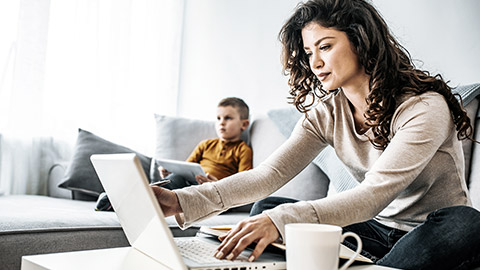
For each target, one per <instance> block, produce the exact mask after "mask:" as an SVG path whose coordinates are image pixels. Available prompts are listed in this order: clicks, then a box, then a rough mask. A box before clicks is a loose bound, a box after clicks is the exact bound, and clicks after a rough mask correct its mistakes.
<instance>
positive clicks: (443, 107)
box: [175, 91, 471, 239]
mask: <svg viewBox="0 0 480 270" xmlns="http://www.w3.org/2000/svg"><path fill="white" fill-rule="evenodd" d="M398 103H399V104H400V105H399V106H398V107H397V109H396V111H395V113H394V115H393V118H392V123H391V136H392V139H391V141H390V143H389V145H388V147H387V148H386V149H385V150H383V151H381V150H376V149H375V148H374V147H373V146H372V144H371V143H370V142H369V140H368V137H367V136H372V134H371V130H369V131H367V132H366V133H365V134H358V133H357V132H356V130H355V128H354V120H353V117H352V112H351V111H350V107H349V105H348V100H347V99H346V97H345V95H344V94H343V92H342V91H338V92H336V93H332V94H330V95H328V96H326V97H324V98H323V99H322V100H321V102H320V103H319V104H318V105H317V106H316V108H315V109H313V110H312V111H310V112H309V116H308V118H303V119H300V121H299V122H298V123H297V125H296V127H295V129H294V131H293V133H292V135H291V136H290V138H289V139H288V140H287V141H286V142H285V143H284V144H283V145H282V146H281V147H280V148H279V149H278V150H277V151H275V152H274V153H273V154H272V155H271V156H270V157H269V158H268V159H267V160H266V161H264V162H263V163H262V164H260V165H259V166H258V167H256V168H254V169H252V170H249V171H245V172H241V173H238V174H235V175H233V176H230V177H227V178H225V179H223V180H222V181H219V182H215V183H212V184H204V185H201V186H195V187H189V188H185V189H182V190H176V191H175V192H176V193H177V196H178V199H179V202H180V206H181V207H182V210H183V213H182V214H180V215H177V221H178V222H179V225H180V226H181V227H183V228H185V227H188V226H190V225H192V223H194V222H197V221H200V220H202V219H205V218H207V217H210V216H212V215H216V214H219V213H221V212H223V211H225V210H227V209H228V208H230V207H233V206H239V205H243V204H246V203H251V202H254V201H257V200H260V199H262V198H265V197H266V196H268V195H269V194H271V193H273V192H274V191H276V190H277V189H279V188H280V187H282V186H283V185H284V184H285V183H287V182H288V181H289V180H290V179H292V178H293V177H294V176H295V175H296V174H298V173H299V172H300V171H302V170H303V169H304V168H305V167H306V166H307V165H308V164H309V163H310V162H311V161H312V160H313V158H314V157H315V156H316V155H318V153H319V152H320V151H321V150H322V149H323V148H324V147H326V146H327V145H332V146H333V148H334V149H335V151H336V153H337V155H338V157H339V158H340V160H342V161H343V162H344V163H345V165H346V167H347V168H348V169H349V171H350V173H351V174H352V175H353V176H354V177H355V178H356V179H357V180H358V181H359V182H360V183H361V184H360V185H358V186H357V187H356V188H354V189H351V190H348V191H345V192H342V193H338V194H335V195H333V196H329V197H327V198H323V199H319V200H314V201H302V202H298V203H295V204H284V205H281V206H279V207H276V208H275V209H272V210H268V211H265V213H266V214H267V215H268V216H269V217H270V218H271V219H272V221H273V222H274V224H275V226H276V227H277V229H278V230H279V232H280V234H281V236H282V238H283V239H284V226H285V224H288V223H296V222H313V223H326V224H335V225H339V226H346V225H349V224H353V223H358V222H362V221H366V220H369V219H372V218H375V219H376V220H378V221H379V222H381V223H383V224H385V225H387V226H390V227H394V228H398V229H402V230H410V229H412V228H413V227H414V226H416V225H418V224H420V223H422V222H423V221H424V220H425V218H426V217H427V215H428V214H429V213H430V212H432V211H434V210H436V209H440V208H443V207H448V206H453V205H470V204H471V203H470V200H469V197H468V192H467V187H466V184H465V176H464V158H463V152H462V147H461V142H460V141H459V140H458V139H457V137H456V131H455V127H454V124H453V122H452V117H451V114H450V111H449V109H448V106H447V103H446V102H445V100H444V98H443V97H442V96H441V95H439V94H437V93H434V92H428V93H425V94H422V95H420V96H410V97H404V98H403V100H399V102H398Z"/></svg>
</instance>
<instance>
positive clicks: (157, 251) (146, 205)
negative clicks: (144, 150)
mask: <svg viewBox="0 0 480 270" xmlns="http://www.w3.org/2000/svg"><path fill="white" fill-rule="evenodd" d="M90 159H91V161H92V164H93V166H94V168H95V171H96V172H97V175H98V177H99V178H100V181H101V183H102V185H103V187H104V189H105V192H106V193H107V195H108V197H109V199H110V202H111V203H112V205H113V208H114V209H115V212H116V214H117V216H118V219H119V221H120V224H121V225H122V228H123V230H124V232H125V235H126V237H127V239H128V242H129V243H130V245H131V246H132V247H133V248H135V249H136V250H138V251H140V252H142V253H143V254H145V255H147V256H149V257H151V258H153V259H154V260H156V261H158V262H159V263H160V264H162V265H164V266H165V267H167V268H170V269H175V270H176V269H195V270H197V269H198V270H200V269H203V270H207V269H208V270H217V269H220V270H226V269H229V270H233V269H237V270H249V269H262V270H263V269H285V268H286V262H285V257H284V255H282V254H277V253H275V252H264V253H263V254H262V255H261V256H260V257H259V258H258V259H257V260H256V261H254V262H249V261H248V260H247V258H248V256H249V255H250V253H251V251H244V252H242V254H240V255H239V256H238V257H239V258H240V259H237V260H235V261H228V260H218V259H216V258H215V257H213V254H214V252H215V249H216V247H218V245H219V242H218V241H217V240H215V239H213V238H208V237H178V238H174V237H173V235H172V233H171V231H170V229H169V227H168V225H167V222H166V221H165V217H164V216H163V212H162V210H161V208H160V205H159V204H158V202H157V200H156V197H155V195H154V194H153V191H152V190H151V187H150V186H149V182H148V179H147V177H146V175H145V173H144V171H143V169H142V165H141V163H140V160H139V159H138V157H137V156H136V155H135V154H107V155H103V154H102V155H92V156H91V158H90ZM191 249H196V251H193V252H192V251H191ZM201 252H204V253H207V254H200V253H201ZM192 254H193V255H192Z"/></svg>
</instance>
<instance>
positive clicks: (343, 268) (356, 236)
mask: <svg viewBox="0 0 480 270" xmlns="http://www.w3.org/2000/svg"><path fill="white" fill-rule="evenodd" d="M349 236H350V237H353V238H355V240H357V250H356V251H355V254H353V256H352V257H350V259H348V261H347V262H346V263H344V264H343V265H342V266H341V267H340V268H339V269H338V270H345V269H347V267H349V266H350V265H351V264H352V263H353V262H354V261H355V258H357V256H358V255H360V252H361V251H362V239H360V237H359V236H358V235H357V234H356V233H353V232H346V233H344V234H342V243H343V241H344V240H345V238H347V237H349Z"/></svg>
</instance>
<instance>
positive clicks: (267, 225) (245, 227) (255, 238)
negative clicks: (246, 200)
mask: <svg viewBox="0 0 480 270" xmlns="http://www.w3.org/2000/svg"><path fill="white" fill-rule="evenodd" d="M279 237H280V233H279V232H278V230H277V227H275V224H273V222H272V220H271V219H270V218H269V217H268V216H267V215H266V214H259V215H256V216H253V217H249V218H246V219H244V220H243V221H241V222H240V223H238V225H237V226H236V227H235V228H233V229H232V230H231V231H230V232H228V234H227V235H225V236H222V237H219V239H220V241H222V243H221V244H220V246H219V247H218V248H217V252H216V253H215V257H217V259H227V260H235V259H236V258H237V256H238V255H239V254H240V253H241V252H242V251H243V250H244V249H245V248H246V247H247V246H248V245H250V244H251V243H253V242H256V243H257V244H256V246H255V249H254V250H253V252H252V254H251V255H250V257H249V258H248V260H249V261H250V262H252V261H254V260H255V259H256V258H258V257H259V256H260V255H261V254H262V253H263V251H264V250H265V248H266V247H267V246H268V245H269V244H271V243H273V242H275V241H276V240H278V238H279Z"/></svg>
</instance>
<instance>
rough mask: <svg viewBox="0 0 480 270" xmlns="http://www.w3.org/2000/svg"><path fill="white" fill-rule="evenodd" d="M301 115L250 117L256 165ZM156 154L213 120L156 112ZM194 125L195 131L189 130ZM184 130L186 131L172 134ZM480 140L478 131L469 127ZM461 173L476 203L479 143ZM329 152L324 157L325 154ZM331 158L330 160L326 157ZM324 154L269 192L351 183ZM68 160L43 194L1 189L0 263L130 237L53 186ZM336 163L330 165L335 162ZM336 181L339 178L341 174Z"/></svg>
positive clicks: (173, 154)
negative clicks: (5, 192) (4, 192)
mask: <svg viewBox="0 0 480 270" xmlns="http://www.w3.org/2000/svg"><path fill="white" fill-rule="evenodd" d="M478 107H479V101H478V99H477V98H473V99H471V100H468V105H467V110H468V113H469V115H470V116H471V119H475V121H473V122H474V123H473V124H474V125H475V130H477V129H478V126H479V125H480V111H479V110H478ZM298 117H299V114H298V113H296V112H294V111H293V109H290V108H289V109H280V110H273V111H271V112H269V113H268V115H264V116H259V117H254V120H253V121H252V124H251V126H250V128H249V130H248V131H247V132H246V134H244V135H245V136H244V139H245V140H246V141H247V142H248V143H249V144H250V145H251V146H252V148H253V153H254V159H253V163H254V166H257V165H258V164H259V163H260V162H261V161H263V160H264V159H265V158H266V157H268V155H269V154H270V153H272V152H273V151H274V150H275V149H276V148H277V147H278V146H279V145H280V144H281V143H282V142H283V141H285V139H286V137H287V136H288V134H289V131H290V130H291V128H292V126H293V124H294V123H295V122H296V119H298ZM155 120H156V126H157V141H156V145H157V148H156V152H155V157H163V158H174V159H185V158H186V156H187V155H188V154H189V152H190V151H191V149H193V147H194V145H195V144H196V143H197V142H198V141H200V140H201V139H203V138H209V137H215V131H214V129H213V122H208V121H198V120H191V119H182V118H175V117H167V116H160V115H156V117H155ZM193 131H194V132H193ZM177 133H178V134H189V135H188V140H185V136H176V135H175V134H177ZM475 138H476V140H479V141H480V132H475ZM464 151H465V159H466V164H467V168H468V169H467V180H468V186H469V189H470V194H471V197H472V201H473V204H474V207H476V208H477V209H480V166H479V165H478V164H480V145H478V144H475V145H474V144H472V143H471V142H469V141H464ZM329 155H330V156H329ZM329 162H330V163H329ZM332 162H335V157H334V156H332V154H331V153H330V154H327V155H324V156H321V157H319V158H318V159H316V161H315V162H313V163H312V164H310V165H309V166H307V168H306V169H305V170H304V171H302V172H301V173H300V174H299V175H297V177H295V178H294V179H293V180H292V181H290V182H289V183H288V184H287V185H285V186H284V187H283V188H282V189H280V190H278V191H277V192H276V193H274V195H278V196H285V197H290V198H296V199H301V200H311V199H317V198H322V197H325V196H327V195H328V194H329V193H332V192H339V191H342V190H344V189H347V188H350V187H351V186H349V185H350V184H348V183H344V182H342V181H338V179H335V181H330V180H329V179H330V178H333V177H337V178H341V173H339V170H341V168H340V167H341V165H338V164H336V163H335V164H334V165H332ZM68 164H69V163H68V160H61V161H59V162H58V163H57V164H55V165H54V166H53V167H52V168H51V169H50V172H49V177H48V196H41V195H10V196H0V262H2V267H1V268H2V269H20V264H21V256H23V255H31V254H44V253H52V252H64V251H74V250H86V249H97V248H109V247H120V246H127V245H128V241H127V239H126V238H125V235H124V233H123V231H122V229H121V226H120V224H119V223H118V220H117V218H116V215H115V213H114V212H103V211H95V210H94V208H95V204H96V202H95V201H82V200H76V199H72V192H71V191H69V190H65V189H60V188H58V184H59V183H60V182H61V181H62V178H63V176H64V174H65V170H66V168H67V166H68ZM336 166H337V167H339V168H335V167H336ZM340 180H341V179H340ZM248 210H249V209H248V207H244V208H239V209H235V210H233V211H229V212H226V213H223V214H221V215H219V216H216V217H213V218H209V219H207V220H205V221H202V222H201V223H199V224H196V225H195V226H193V227H190V228H189V229H187V230H183V231H182V230H180V229H179V228H178V227H177V226H176V223H175V221H174V219H173V217H169V218H167V221H168V224H169V225H170V227H171V230H172V233H173V235H174V236H191V235H195V234H196V232H197V230H198V229H199V227H200V226H202V225H226V224H227V225H230V224H235V223H237V222H238V221H240V220H241V219H243V218H245V217H246V216H247V215H248Z"/></svg>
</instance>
